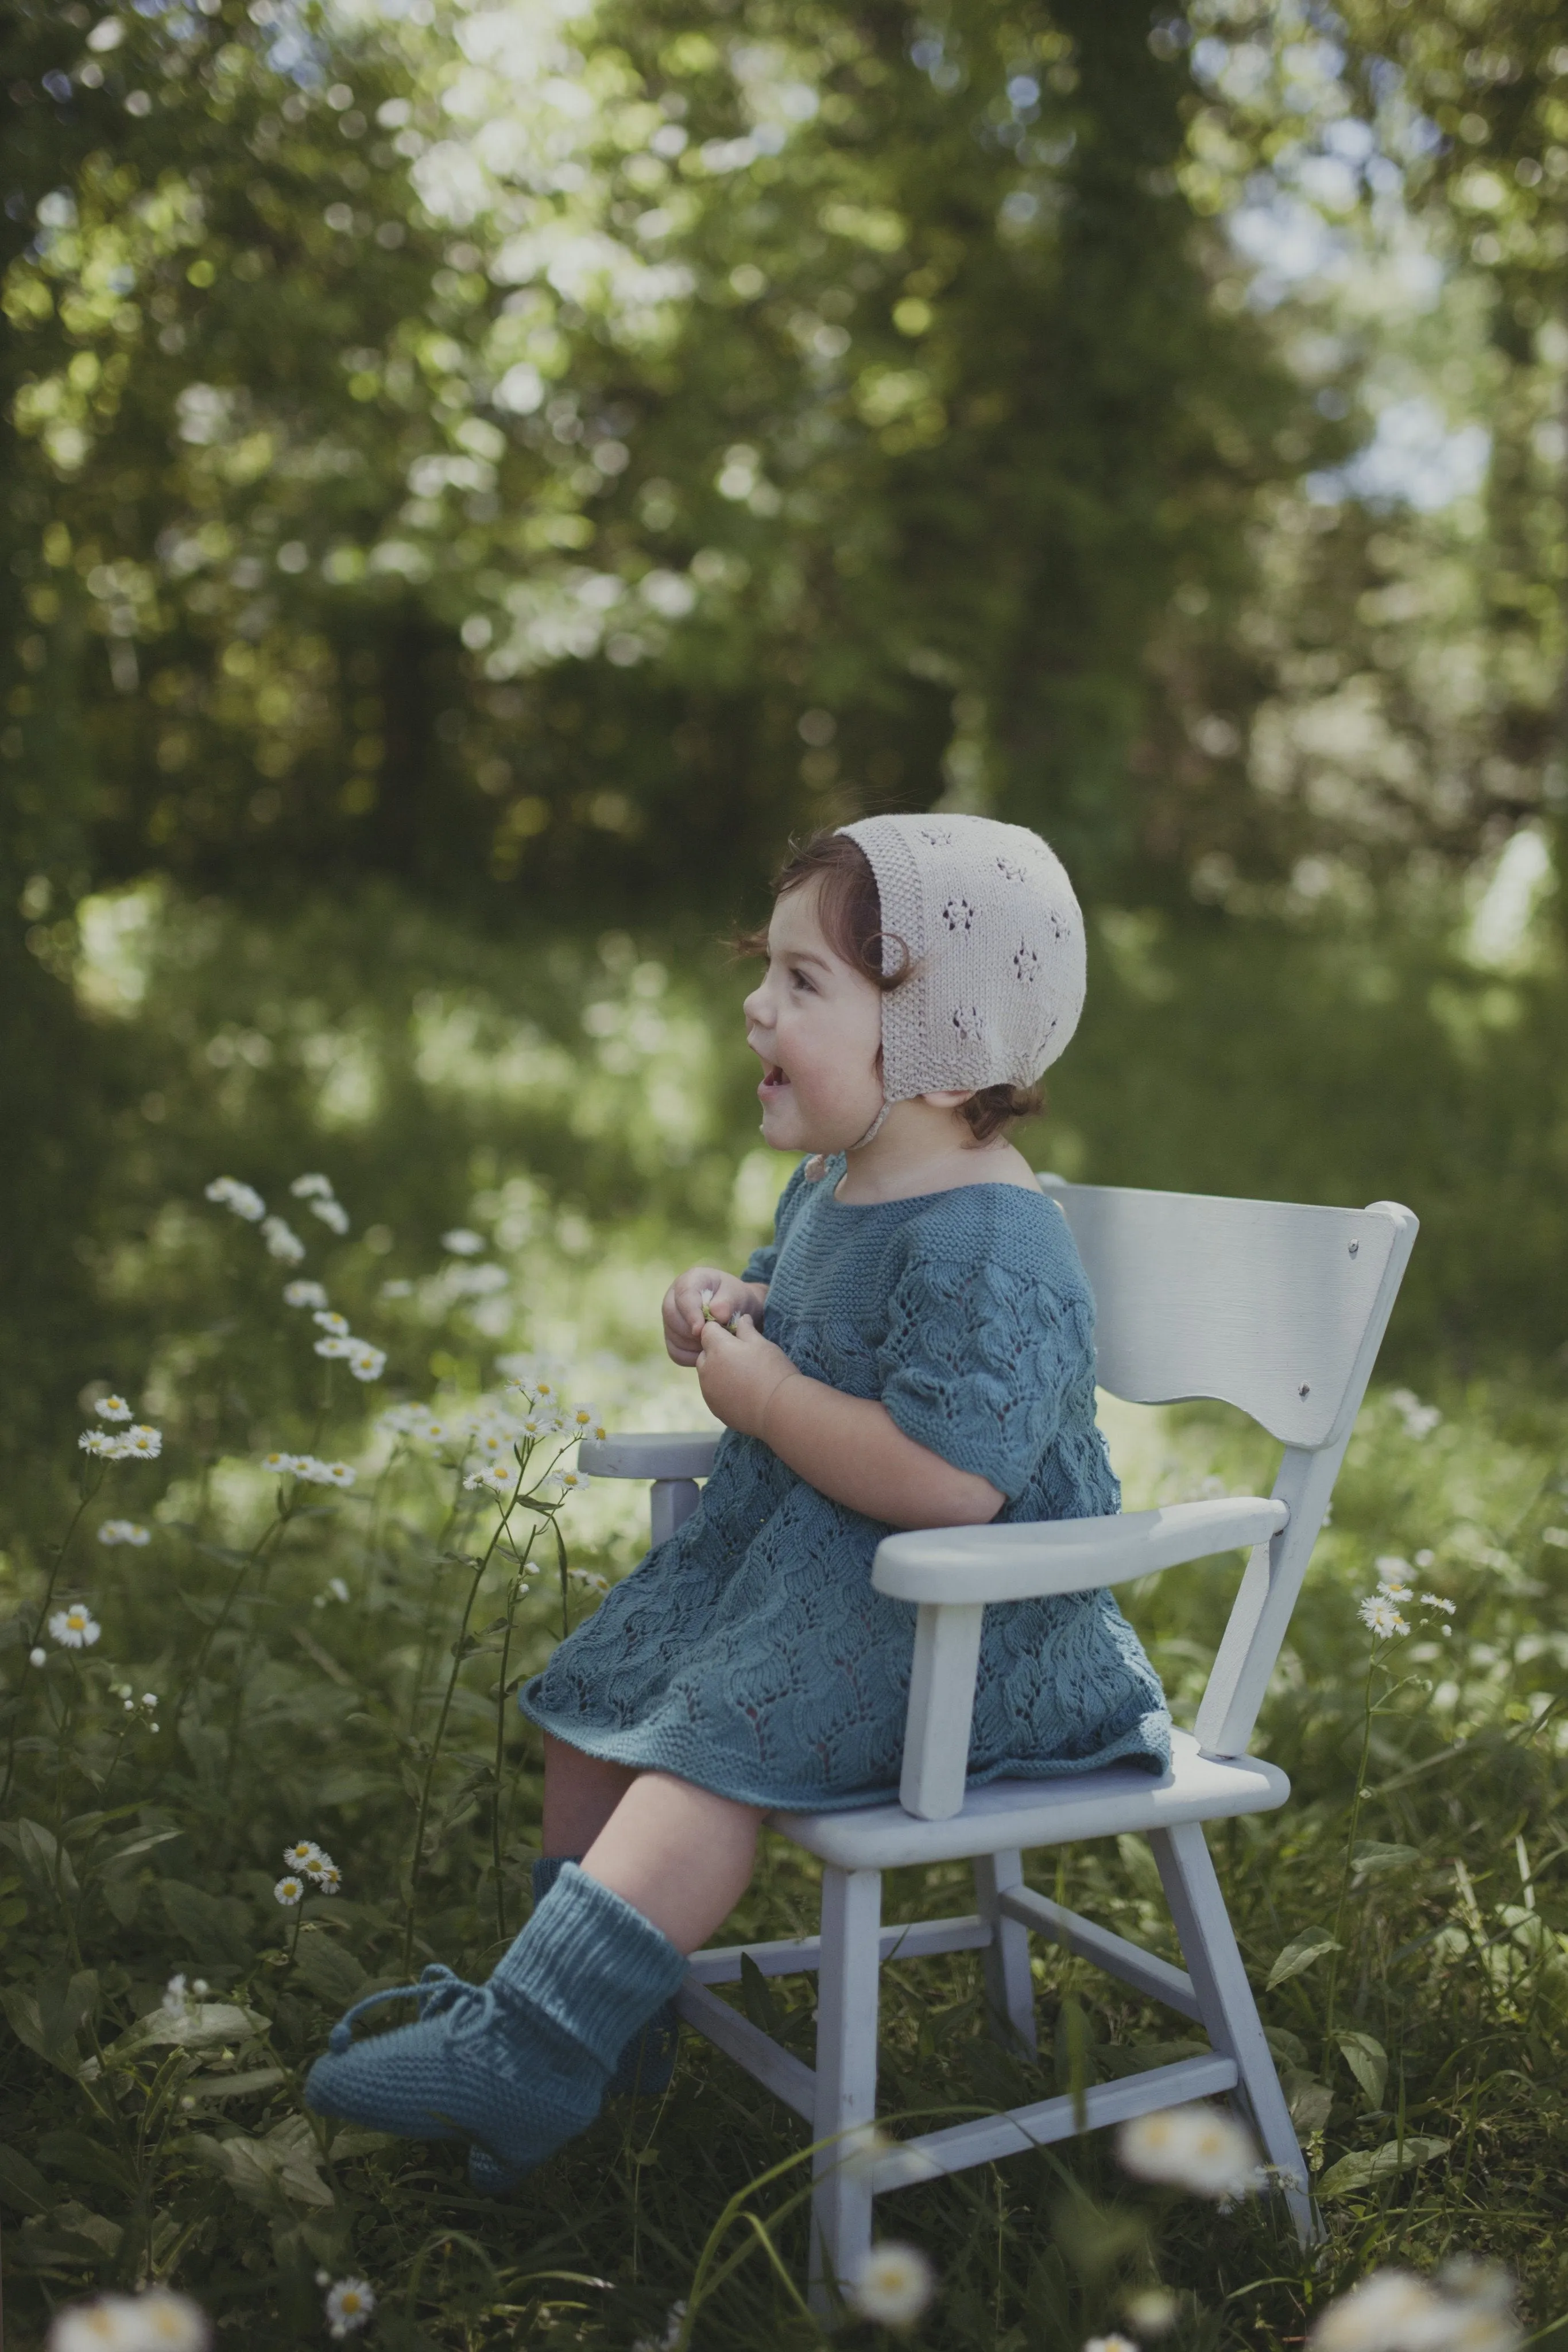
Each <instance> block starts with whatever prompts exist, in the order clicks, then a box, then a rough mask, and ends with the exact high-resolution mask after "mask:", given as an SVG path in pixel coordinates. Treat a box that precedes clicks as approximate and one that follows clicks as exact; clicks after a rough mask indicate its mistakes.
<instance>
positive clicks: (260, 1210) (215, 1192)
mask: <svg viewBox="0 0 1568 2352" xmlns="http://www.w3.org/2000/svg"><path fill="white" fill-rule="evenodd" d="M207 1198H208V1200H209V1201H216V1202H220V1203H221V1204H222V1206H223V1207H224V1208H225V1209H232V1210H233V1211H234V1213H235V1216H236V1217H243V1218H244V1219H245V1221H246V1224H248V1225H259V1224H260V1223H261V1221H262V1219H263V1217H265V1216H266V1214H267V1202H265V1201H264V1200H263V1199H262V1197H261V1194H260V1193H259V1192H256V1191H254V1190H253V1189H252V1187H251V1186H250V1185H248V1184H241V1183H239V1182H237V1181H235V1178H234V1177H232V1176H214V1179H213V1181H212V1182H211V1183H210V1184H209V1185H208V1186H207Z"/></svg>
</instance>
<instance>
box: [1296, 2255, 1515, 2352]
mask: <svg viewBox="0 0 1568 2352" xmlns="http://www.w3.org/2000/svg"><path fill="white" fill-rule="evenodd" d="M1307 2340H1308V2342H1309V2344H1310V2345H1311V2346H1312V2352H1515V2347H1517V2346H1518V2344H1519V2343H1520V2341H1521V2331H1520V2326H1519V2322H1518V2320H1517V2319H1516V2318H1515V2316H1514V2310H1513V2282H1512V2280H1511V2278H1510V2277H1509V2275H1508V2273H1507V2272H1506V2271H1504V2270H1501V2269H1500V2268H1499V2267H1498V2265H1497V2264H1496V2263H1478V2262H1472V2261H1469V2260H1468V2259H1466V2258H1464V2257H1461V2258H1459V2259H1458V2261H1455V2262H1448V2263H1444V2264H1443V2266H1442V2268H1441V2269H1440V2270H1439V2271H1438V2272H1437V2273H1436V2275H1435V2276H1434V2277H1432V2278H1429V2279H1427V2278H1422V2277H1420V2276H1419V2275H1418V2274H1417V2273H1416V2272H1415V2271H1406V2270H1397V2269H1389V2270H1381V2271H1374V2272H1373V2273H1371V2275H1370V2276H1369V2277H1367V2278H1364V2279H1363V2280H1362V2282H1361V2284H1360V2285H1359V2286H1354V2287H1353V2288H1352V2289H1351V2291H1350V2293H1349V2294H1344V2295H1341V2296H1340V2297H1339V2298H1338V2299H1337V2300H1336V2301H1335V2302H1333V2303H1331V2304H1330V2305H1329V2306H1328V2309H1327V2310H1326V2311H1325V2312H1324V2313H1323V2314H1322V2317H1321V2318H1320V2319H1319V2320H1318V2321H1317V2323H1316V2324H1315V2326H1313V2328H1312V2334H1311V2336H1309V2337H1308V2339H1307Z"/></svg>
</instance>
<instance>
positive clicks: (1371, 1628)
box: [1356, 1592, 1410, 1642]
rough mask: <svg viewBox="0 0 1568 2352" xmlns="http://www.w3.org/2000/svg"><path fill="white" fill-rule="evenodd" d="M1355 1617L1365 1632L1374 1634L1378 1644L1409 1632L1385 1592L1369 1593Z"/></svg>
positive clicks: (1406, 1623) (1404, 1621) (1408, 1628)
mask: <svg viewBox="0 0 1568 2352" xmlns="http://www.w3.org/2000/svg"><path fill="white" fill-rule="evenodd" d="M1356 1615H1357V1616H1358V1617H1359V1618H1360V1619H1361V1622H1362V1623H1363V1624H1364V1626H1365V1628H1366V1630H1367V1632H1368V1633H1375V1635H1376V1636H1377V1639H1378V1640H1379V1641H1380V1642H1391V1641H1392V1640H1393V1639H1394V1637H1395V1635H1396V1634H1397V1633H1408V1632H1409V1631H1410V1627H1409V1624H1408V1622H1407V1621H1406V1619H1405V1618H1403V1617H1401V1615H1400V1614H1399V1612H1398V1610H1397V1609H1396V1607H1395V1605H1394V1602H1393V1600H1392V1599H1391V1598H1390V1596H1389V1595H1388V1593H1386V1592H1369V1593H1368V1595H1367V1597H1366V1599H1365V1600H1364V1601H1363V1602H1362V1604H1361V1606H1360V1608H1359V1609H1358V1610H1357V1611H1356Z"/></svg>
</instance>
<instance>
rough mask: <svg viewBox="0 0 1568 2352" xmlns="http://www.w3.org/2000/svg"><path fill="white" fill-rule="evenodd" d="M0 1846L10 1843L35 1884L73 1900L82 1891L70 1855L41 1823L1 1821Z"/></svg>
mask: <svg viewBox="0 0 1568 2352" xmlns="http://www.w3.org/2000/svg"><path fill="white" fill-rule="evenodd" d="M0 1845H8V1846H9V1847H10V1849H11V1851H12V1853H14V1854H15V1855H16V1859H17V1861H18V1862H19V1863H20V1864H21V1865H22V1867H23V1869H24V1870H25V1871H26V1874H27V1875H28V1877H29V1878H30V1879H31V1880H32V1881H33V1884H34V1885H36V1886H37V1887H40V1888H42V1889H43V1890H44V1891H45V1892H46V1893H47V1894H50V1895H56V1896H58V1897H61V1898H63V1899H64V1900H66V1901H69V1900H71V1899H72V1898H73V1897H74V1896H75V1895H78V1893H79V1891H80V1890H79V1888H78V1885H77V1874H76V1872H75V1871H74V1870H73V1869H72V1867H71V1858H70V1855H69V1854H68V1853H67V1852H66V1850H65V1848H64V1847H63V1846H62V1845H61V1843H60V1842H59V1840H58V1839H57V1837H56V1835H55V1833H54V1832H53V1831H52V1830H47V1829H46V1828H45V1827H44V1825H43V1823H42V1822H29V1821H16V1822H0Z"/></svg>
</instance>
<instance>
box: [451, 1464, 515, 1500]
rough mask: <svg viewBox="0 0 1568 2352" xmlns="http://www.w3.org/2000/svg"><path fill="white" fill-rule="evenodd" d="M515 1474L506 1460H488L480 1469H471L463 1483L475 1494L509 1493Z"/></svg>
mask: <svg viewBox="0 0 1568 2352" xmlns="http://www.w3.org/2000/svg"><path fill="white" fill-rule="evenodd" d="M514 1476H515V1474H514V1473H513V1472H512V1471H510V1470H508V1469H507V1465H506V1464H505V1463H504V1462H486V1463H485V1464H484V1465H483V1466H482V1467H481V1468H480V1469H477V1470H471V1471H470V1472H469V1474H468V1475H467V1477H466V1478H465V1479H464V1481H463V1484H464V1485H465V1486H466V1487H467V1488H468V1489H469V1490H470V1492H472V1493H474V1494H486V1495H509V1494H510V1493H511V1491H512V1486H513V1482H514Z"/></svg>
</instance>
